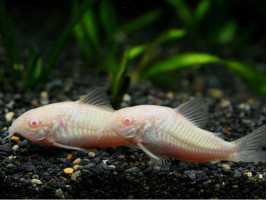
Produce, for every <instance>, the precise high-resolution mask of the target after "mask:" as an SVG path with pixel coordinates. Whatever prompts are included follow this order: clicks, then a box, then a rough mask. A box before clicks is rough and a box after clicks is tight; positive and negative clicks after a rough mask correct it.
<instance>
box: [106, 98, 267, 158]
mask: <svg viewBox="0 0 267 200" xmlns="http://www.w3.org/2000/svg"><path fill="white" fill-rule="evenodd" d="M111 117H112V118H113V119H112V120H111V121H110V124H109V125H108V126H109V127H111V128H112V130H113V131H114V132H116V133H117V134H118V135H119V136H120V137H121V138H123V139H125V140H127V141H128V142H129V143H132V144H135V145H136V146H138V147H139V148H141V149H142V150H143V151H144V152H145V153H146V154H148V155H149V156H150V157H151V158H153V159H154V160H156V161H159V162H162V161H165V160H163V158H165V157H172V158H174V159H179V160H184V161H192V162H207V161H213V162H216V161H220V160H227V161H234V162H238V161H243V162H258V161H265V160H266V152H265V151H261V148H262V147H263V146H264V145H265V144H266V133H265V132H266V126H265V125H263V126H261V127H260V128H258V129H256V130H255V131H254V132H252V133H251V134H249V135H247V136H244V137H242V138H240V139H238V140H235V141H233V142H227V141H225V140H223V139H222V138H220V137H219V134H216V133H212V132H209V131H206V130H203V129H201V127H204V126H205V125H206V123H207V122H208V111H207V106H205V104H204V103H203V101H202V100H200V99H193V100H190V101H188V102H186V103H184V104H182V105H180V106H179V107H177V108H175V109H172V108H169V107H163V106H154V105H140V106H134V107H129V108H123V109H121V110H119V111H117V112H115V113H114V114H113V115H112V116H111ZM163 163H164V162H163Z"/></svg>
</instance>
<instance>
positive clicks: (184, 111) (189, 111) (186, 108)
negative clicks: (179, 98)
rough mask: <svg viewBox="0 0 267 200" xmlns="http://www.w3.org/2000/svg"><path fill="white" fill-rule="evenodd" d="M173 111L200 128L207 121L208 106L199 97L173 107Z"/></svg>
mask: <svg viewBox="0 0 267 200" xmlns="http://www.w3.org/2000/svg"><path fill="white" fill-rule="evenodd" d="M175 111H176V112H178V113H179V114H181V115H183V116H184V117H185V118H186V119H188V120H189V121H190V122H192V123H193V124H194V125H196V126H198V127H200V128H204V127H205V126H206V125H207V123H208V121H209V113H208V107H207V105H206V104H205V102H204V101H203V99H201V98H195V99H192V100H189V101H187V102H185V103H183V104H181V105H180V106H178V107H177V108H175Z"/></svg>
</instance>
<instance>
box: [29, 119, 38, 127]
mask: <svg viewBox="0 0 267 200" xmlns="http://www.w3.org/2000/svg"><path fill="white" fill-rule="evenodd" d="M29 124H30V126H31V127H37V126H38V125H39V120H37V119H31V120H30V122H29Z"/></svg>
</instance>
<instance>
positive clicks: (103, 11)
mask: <svg viewBox="0 0 267 200" xmlns="http://www.w3.org/2000/svg"><path fill="white" fill-rule="evenodd" d="M111 2H112V1H109V0H102V1H101V2H100V5H99V6H100V7H99V14H100V19H101V23H102V25H103V27H104V29H105V32H106V36H107V38H108V40H109V41H111V40H112V39H113V38H114V34H115V29H116V26H117V16H116V12H115V10H114V7H113V5H112V3H111Z"/></svg>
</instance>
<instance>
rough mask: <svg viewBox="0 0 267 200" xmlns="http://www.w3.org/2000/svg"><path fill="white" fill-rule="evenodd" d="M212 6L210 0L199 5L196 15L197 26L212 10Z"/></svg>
mask: <svg viewBox="0 0 267 200" xmlns="http://www.w3.org/2000/svg"><path fill="white" fill-rule="evenodd" d="M210 5H211V1H210V0H202V1H200V2H199V3H198V5H197V7H196V10H195V13H194V21H195V24H198V23H199V22H200V21H201V20H202V19H203V18H204V17H205V16H206V15H207V13H208V12H209V9H210Z"/></svg>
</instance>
